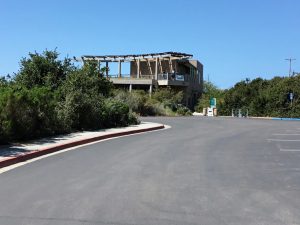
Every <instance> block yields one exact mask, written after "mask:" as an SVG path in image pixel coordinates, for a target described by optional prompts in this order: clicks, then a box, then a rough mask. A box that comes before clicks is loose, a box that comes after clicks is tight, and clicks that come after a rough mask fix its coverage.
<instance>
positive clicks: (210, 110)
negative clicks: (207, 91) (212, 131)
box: [207, 108, 214, 116]
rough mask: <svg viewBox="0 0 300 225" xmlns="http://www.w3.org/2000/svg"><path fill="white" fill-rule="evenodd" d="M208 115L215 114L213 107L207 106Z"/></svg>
mask: <svg viewBox="0 0 300 225" xmlns="http://www.w3.org/2000/svg"><path fill="white" fill-rule="evenodd" d="M207 116H214V109H213V108H207Z"/></svg>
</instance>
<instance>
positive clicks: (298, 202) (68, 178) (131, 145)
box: [0, 117, 300, 225]
mask: <svg viewBox="0 0 300 225" xmlns="http://www.w3.org/2000/svg"><path fill="white" fill-rule="evenodd" d="M144 120H146V121H153V122H159V123H165V124H168V125H171V126H172V128H171V129H167V130H163V131H156V132H151V133H147V134H141V135H135V136H128V137H122V138H118V139H113V140H109V141H105V142H101V143H97V144H92V145H89V146H85V147H81V148H78V149H77V150H73V151H69V152H65V153H62V154H58V155H54V156H51V157H48V158H45V159H42V160H39V161H35V162H33V163H30V164H27V165H25V166H22V167H18V168H16V169H14V170H11V171H8V172H6V173H3V174H0V224H1V225H2V224H3V225H11V224H15V225H27V224H28V225H29V224H30V225H52V224H59V225H79V224H80V225H94V224H95V225H97V224H101V225H102V224H103V225H112V224H116V225H138V224H140V225H150V224H151V225H152V224H166V225H171V224H172V225H174V224H178V225H185V224H188V225H192V224H204V225H206V224H217V225H219V224H236V225H240V224H268V225H269V224H272V225H273V224H275V225H277V224H278V225H282V224H289V225H291V224H300V213H299V212H300V211H299V210H300V122H291V121H270V120H250V119H230V118H200V117H182V118H145V119H144Z"/></svg>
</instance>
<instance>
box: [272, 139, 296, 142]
mask: <svg viewBox="0 0 300 225" xmlns="http://www.w3.org/2000/svg"><path fill="white" fill-rule="evenodd" d="M267 141H291V142H300V140H287V139H267Z"/></svg>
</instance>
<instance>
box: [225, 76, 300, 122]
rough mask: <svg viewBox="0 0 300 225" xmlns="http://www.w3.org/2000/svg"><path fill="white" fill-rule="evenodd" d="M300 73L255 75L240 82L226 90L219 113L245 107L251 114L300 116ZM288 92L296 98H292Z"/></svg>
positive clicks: (227, 112)
mask: <svg viewBox="0 0 300 225" xmlns="http://www.w3.org/2000/svg"><path fill="white" fill-rule="evenodd" d="M299 87H300V76H299V75H297V76H294V77H274V78H273V79H271V80H264V79H262V78H256V79H254V80H252V81H251V82H250V80H245V81H241V82H238V83H237V84H236V85H235V86H234V87H233V88H230V89H228V90H225V92H224V102H223V104H222V105H221V107H220V111H219V112H220V113H221V114H223V115H231V110H232V109H244V111H245V110H248V111H249V115H250V116H270V117H300V104H299V99H300V98H299V97H300V89H299ZM289 93H293V94H294V99H293V101H291V100H290V99H289Z"/></svg>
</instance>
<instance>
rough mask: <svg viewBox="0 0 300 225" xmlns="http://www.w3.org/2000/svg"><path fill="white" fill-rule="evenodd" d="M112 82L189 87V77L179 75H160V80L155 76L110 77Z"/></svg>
mask: <svg viewBox="0 0 300 225" xmlns="http://www.w3.org/2000/svg"><path fill="white" fill-rule="evenodd" d="M109 79H110V81H112V82H113V83H114V84H120V85H121V84H136V85H155V84H158V85H159V86H188V85H189V82H188V81H187V75H179V74H176V75H175V74H158V79H157V80H156V79H155V75H140V77H139V78H137V76H136V75H131V76H130V75H122V76H121V77H118V75H110V76H109Z"/></svg>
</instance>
